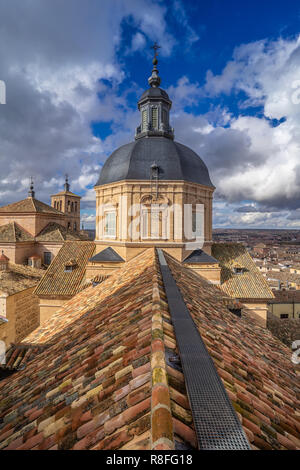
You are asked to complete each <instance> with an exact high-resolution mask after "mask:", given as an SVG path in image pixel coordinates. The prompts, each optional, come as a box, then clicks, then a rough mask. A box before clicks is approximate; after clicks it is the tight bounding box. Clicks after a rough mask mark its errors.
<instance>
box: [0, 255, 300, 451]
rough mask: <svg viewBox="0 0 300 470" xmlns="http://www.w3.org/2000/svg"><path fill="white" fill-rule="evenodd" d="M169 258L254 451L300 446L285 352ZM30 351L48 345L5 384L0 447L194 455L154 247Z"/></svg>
mask: <svg viewBox="0 0 300 470" xmlns="http://www.w3.org/2000/svg"><path fill="white" fill-rule="evenodd" d="M165 256H166V259H167V263H168V265H169V267H170V269H171V272H172V275H173V277H174V279H175V280H176V282H177V285H178V287H179V288H180V290H181V294H182V296H183V298H184V301H185V303H186V305H187V307H188V309H189V311H190V314H191V315H192V317H193V319H194V321H195V324H196V326H197V328H198V329H199V332H200V334H201V336H202V339H203V341H204V342H205V345H206V348H207V350H208V352H209V354H210V355H211V358H212V359H213V361H214V364H215V367H216V368H217V371H218V373H219V376H220V378H221V380H222V382H223V384H224V386H225V389H226V391H227V395H228V397H229V398H230V400H231V401H232V404H233V406H234V408H235V410H236V413H237V415H238V417H239V419H240V421H241V423H242V425H243V428H244V430H245V432H246V435H247V437H248V440H249V442H251V445H252V446H253V448H255V449H256V448H257V449H271V448H272V449H296V448H298V449H299V448H300V439H299V437H300V436H299V430H300V427H299V417H298V408H297V406H298V403H297V399H296V393H297V392H298V391H299V387H298V385H297V377H296V374H295V371H294V369H293V365H292V363H291V360H290V350H289V348H287V347H286V346H284V345H283V344H282V343H281V342H280V341H279V340H276V339H275V338H274V337H273V336H272V335H271V333H270V332H269V331H267V330H266V329H264V328H261V327H260V326H258V325H255V324H253V323H252V321H251V320H250V319H249V318H247V317H242V318H237V317H236V316H235V315H233V314H232V313H230V312H229V310H228V309H227V308H226V307H225V306H224V294H223V293H222V292H221V291H220V290H219V289H218V288H217V287H216V286H213V285H211V284H209V283H208V282H207V281H206V280H205V279H202V278H201V277H200V276H199V275H198V274H196V273H194V272H193V271H191V270H190V269H188V268H185V267H183V266H182V265H181V264H180V263H178V262H177V261H175V260H174V259H173V258H171V257H170V256H169V255H167V254H165ZM25 341H26V343H25ZM24 344H26V345H27V346H28V345H31V346H32V347H34V346H41V345H45V347H46V349H45V350H39V351H38V352H37V353H36V354H35V356H34V357H33V358H30V361H29V362H27V363H26V361H25V363H24V362H23V364H24V365H26V367H25V369H24V370H23V371H17V372H15V373H14V374H13V375H11V376H10V377H8V378H6V379H4V380H2V381H0V449H41V450H46V449H53V450H55V449H98V450H101V449H106V450H115V449H122V450H126V449H151V448H154V449H156V450H170V449H174V448H177V449H182V448H185V449H190V448H195V447H197V440H196V435H195V431H194V424H193V418H192V413H191V409H190V405H189V400H188V397H187V393H186V388H185V378H184V375H183V373H182V370H181V363H180V359H179V362H178V363H177V364H176V366H175V363H174V364H173V363H172V361H169V360H168V358H170V356H172V355H173V356H176V355H178V348H177V341H176V337H175V333H174V328H173V325H172V317H171V315H170V312H169V308H168V303H167V300H166V294H165V290H164V284H163V282H162V277H161V272H160V267H159V263H158V261H157V257H156V256H155V251H154V249H149V250H146V251H145V252H143V253H142V254H141V255H139V256H137V257H136V258H134V259H133V260H131V261H129V262H128V263H126V264H125V265H124V267H122V268H121V269H120V270H118V271H116V272H115V273H113V274H112V275H111V276H110V277H109V278H108V279H107V280H106V281H104V282H103V283H101V284H100V285H99V286H96V287H89V288H87V289H85V290H84V291H82V292H80V293H78V294H77V295H76V296H75V297H73V298H72V299H71V300H69V301H68V302H66V304H65V305H64V306H63V308H62V309H61V310H59V311H58V312H57V313H56V314H54V316H53V317H51V318H50V319H49V320H48V322H46V324H45V325H43V326H42V327H40V328H38V329H37V330H36V331H35V332H33V333H31V334H30V335H29V336H28V337H27V338H26V340H24ZM170 364H171V365H170ZM195 373H200V374H201V371H195ZM29 431H30V432H29Z"/></svg>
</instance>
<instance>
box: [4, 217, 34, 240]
mask: <svg viewBox="0 0 300 470" xmlns="http://www.w3.org/2000/svg"><path fill="white" fill-rule="evenodd" d="M33 240H34V238H33V237H32V235H30V233H28V232H26V230H24V229H23V228H22V227H20V226H19V225H18V224H16V222H11V223H9V224H6V225H1V226H0V242H10V243H11V242H15V243H17V242H27V241H33Z"/></svg>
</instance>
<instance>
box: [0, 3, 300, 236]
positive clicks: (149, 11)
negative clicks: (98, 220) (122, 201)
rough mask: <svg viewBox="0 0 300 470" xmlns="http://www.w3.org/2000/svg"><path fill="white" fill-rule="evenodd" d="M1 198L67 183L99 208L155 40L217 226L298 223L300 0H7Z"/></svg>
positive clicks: (134, 121)
mask: <svg viewBox="0 0 300 470" xmlns="http://www.w3.org/2000/svg"><path fill="white" fill-rule="evenodd" d="M0 12H1V18H2V20H1V22H2V28H0V80H1V79H2V80H5V82H6V85H7V104H6V105H5V106H1V107H0V139H1V142H2V149H1V148H0V163H1V165H2V168H4V169H5V172H4V174H5V177H4V178H2V181H1V182H0V204H5V203H8V202H12V201H13V200H18V199H21V198H22V197H25V196H26V190H27V186H28V179H29V177H30V175H31V174H32V175H33V176H34V178H35V181H36V192H37V197H38V198H40V199H42V200H44V201H46V202H48V201H49V194H51V193H54V192H56V191H57V190H58V189H60V187H61V186H62V184H63V175H64V174H65V173H66V172H67V173H69V175H70V179H71V182H72V190H73V191H76V192H79V193H80V194H81V195H82V196H83V199H82V217H83V220H84V223H85V226H86V227H93V224H94V218H95V197H94V191H93V185H94V184H95V182H96V180H97V177H98V174H99V171H100V169H101V166H102V164H103V162H104V161H105V159H106V158H107V157H108V156H109V154H110V153H111V152H112V151H113V150H114V149H115V148H117V147H118V146H119V145H122V144H124V143H127V142H129V141H130V140H132V139H133V136H134V129H135V127H136V126H137V125H138V123H139V115H138V112H137V108H136V102H137V100H138V97H139V96H140V94H141V93H142V92H143V90H144V89H145V88H146V87H147V78H148V77H149V75H150V72H151V58H152V51H151V49H150V46H151V44H153V42H154V41H158V42H159V44H160V45H161V46H162V47H161V49H160V58H159V71H160V75H161V77H162V84H161V86H162V88H164V89H166V90H167V91H168V93H169V95H170V97H171V99H172V100H173V110H172V116H171V119H172V123H173V126H174V128H175V138H176V140H178V141H180V142H182V143H184V144H186V145H189V146H190V147H192V148H193V149H194V150H195V151H196V152H197V153H198V154H199V155H200V156H201V157H202V158H203V160H204V161H205V162H206V164H207V166H208V168H209V170H210V173H211V177H212V180H213V182H214V184H215V186H216V188H217V189H216V193H215V205H214V225H215V227H253V228H254V227H257V228H259V227H269V228H272V227H274V228H275V227H276V228H285V227H286V228H297V229H298V228H300V183H299V181H300V179H299V178H298V176H299V175H300V159H299V155H300V151H299V150H300V133H299V129H300V127H299V126H300V113H299V103H300V99H299V96H300V93H298V91H299V90H300V82H299V83H298V81H299V79H300V42H299V32H300V28H299V26H300V5H299V6H297V2H295V1H292V0H286V1H285V2H279V1H277V2H274V1H272V2H271V1H269V0H264V1H263V2H262V1H260V2H258V1H252V2H240V1H235V0H231V1H230V0H227V1H226V2H225V1H224V0H211V1H206V2H204V1H191V0H184V1H183V0H165V1H159V0H101V2H99V1H98V0H86V1H83V0H64V2H60V1H59V0H52V1H51V2H50V1H49V0H23V1H21V0H15V1H14V5H11V2H7V1H5V0H0Z"/></svg>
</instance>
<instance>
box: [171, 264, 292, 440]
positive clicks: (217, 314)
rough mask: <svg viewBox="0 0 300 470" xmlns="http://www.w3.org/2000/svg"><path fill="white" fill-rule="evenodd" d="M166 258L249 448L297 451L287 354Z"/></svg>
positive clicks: (209, 287)
mask: <svg viewBox="0 0 300 470" xmlns="http://www.w3.org/2000/svg"><path fill="white" fill-rule="evenodd" d="M165 256H166V259H167V262H168V264H169V267H170V269H171V271H172V274H173V276H174V278H175V280H176V282H177V284H178V286H179V288H180V290H181V294H182V295H183V298H184V300H185V303H186V305H187V307H188V309H189V311H190V313H191V314H192V316H193V319H194V321H195V323H196V325H197V326H198V328H199V331H200V334H201V336H202V338H203V340H204V342H205V345H206V347H207V349H208V351H209V353H210V355H211V357H212V358H213V360H214V363H215V366H216V367H217V371H218V373H219V375H220V377H221V379H222V381H223V384H224V386H225V388H226V391H227V393H228V395H229V397H230V399H231V401H232V403H233V406H234V408H235V410H236V412H237V413H238V416H239V418H240V420H241V422H242V425H243V428H244V430H245V432H246V434H247V436H248V439H249V441H250V443H251V444H252V446H253V448H258V449H296V448H298V449H300V434H299V433H300V408H299V391H300V390H299V377H297V375H296V373H295V370H294V367H293V364H292V362H291V351H290V349H289V348H287V347H286V346H284V345H283V344H282V343H281V342H280V341H279V340H277V339H276V338H275V337H274V336H272V334H271V333H270V332H269V331H268V330H266V329H264V328H261V327H260V326H258V325H256V324H255V323H253V322H252V321H251V320H250V319H248V318H247V317H243V318H239V317H236V316H235V315H233V314H232V313H231V312H229V311H228V310H227V309H226V308H225V307H224V306H223V304H222V301H221V299H220V297H219V296H218V295H217V293H216V290H217V289H216V287H215V286H213V285H208V283H207V282H206V281H205V280H204V279H201V278H200V276H198V275H197V274H195V273H194V272H193V271H191V270H189V271H187V270H186V269H184V268H182V267H181V266H180V264H179V263H177V262H176V261H175V260H173V259H172V258H171V257H170V256H168V255H165Z"/></svg>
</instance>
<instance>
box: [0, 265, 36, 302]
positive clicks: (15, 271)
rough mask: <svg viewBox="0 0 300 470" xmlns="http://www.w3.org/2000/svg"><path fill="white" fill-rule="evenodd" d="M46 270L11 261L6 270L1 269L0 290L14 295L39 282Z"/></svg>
mask: <svg viewBox="0 0 300 470" xmlns="http://www.w3.org/2000/svg"><path fill="white" fill-rule="evenodd" d="M44 274H45V271H44V270H42V269H36V268H32V267H30V266H22V265H20V264H14V263H9V264H8V269H7V270H6V271H0V291H1V292H5V293H6V294H8V295H13V294H15V293H17V292H21V291H22V290H25V289H29V288H30V287H34V286H36V285H37V284H38V282H39V281H40V279H41V278H42V276H43V275H44Z"/></svg>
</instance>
